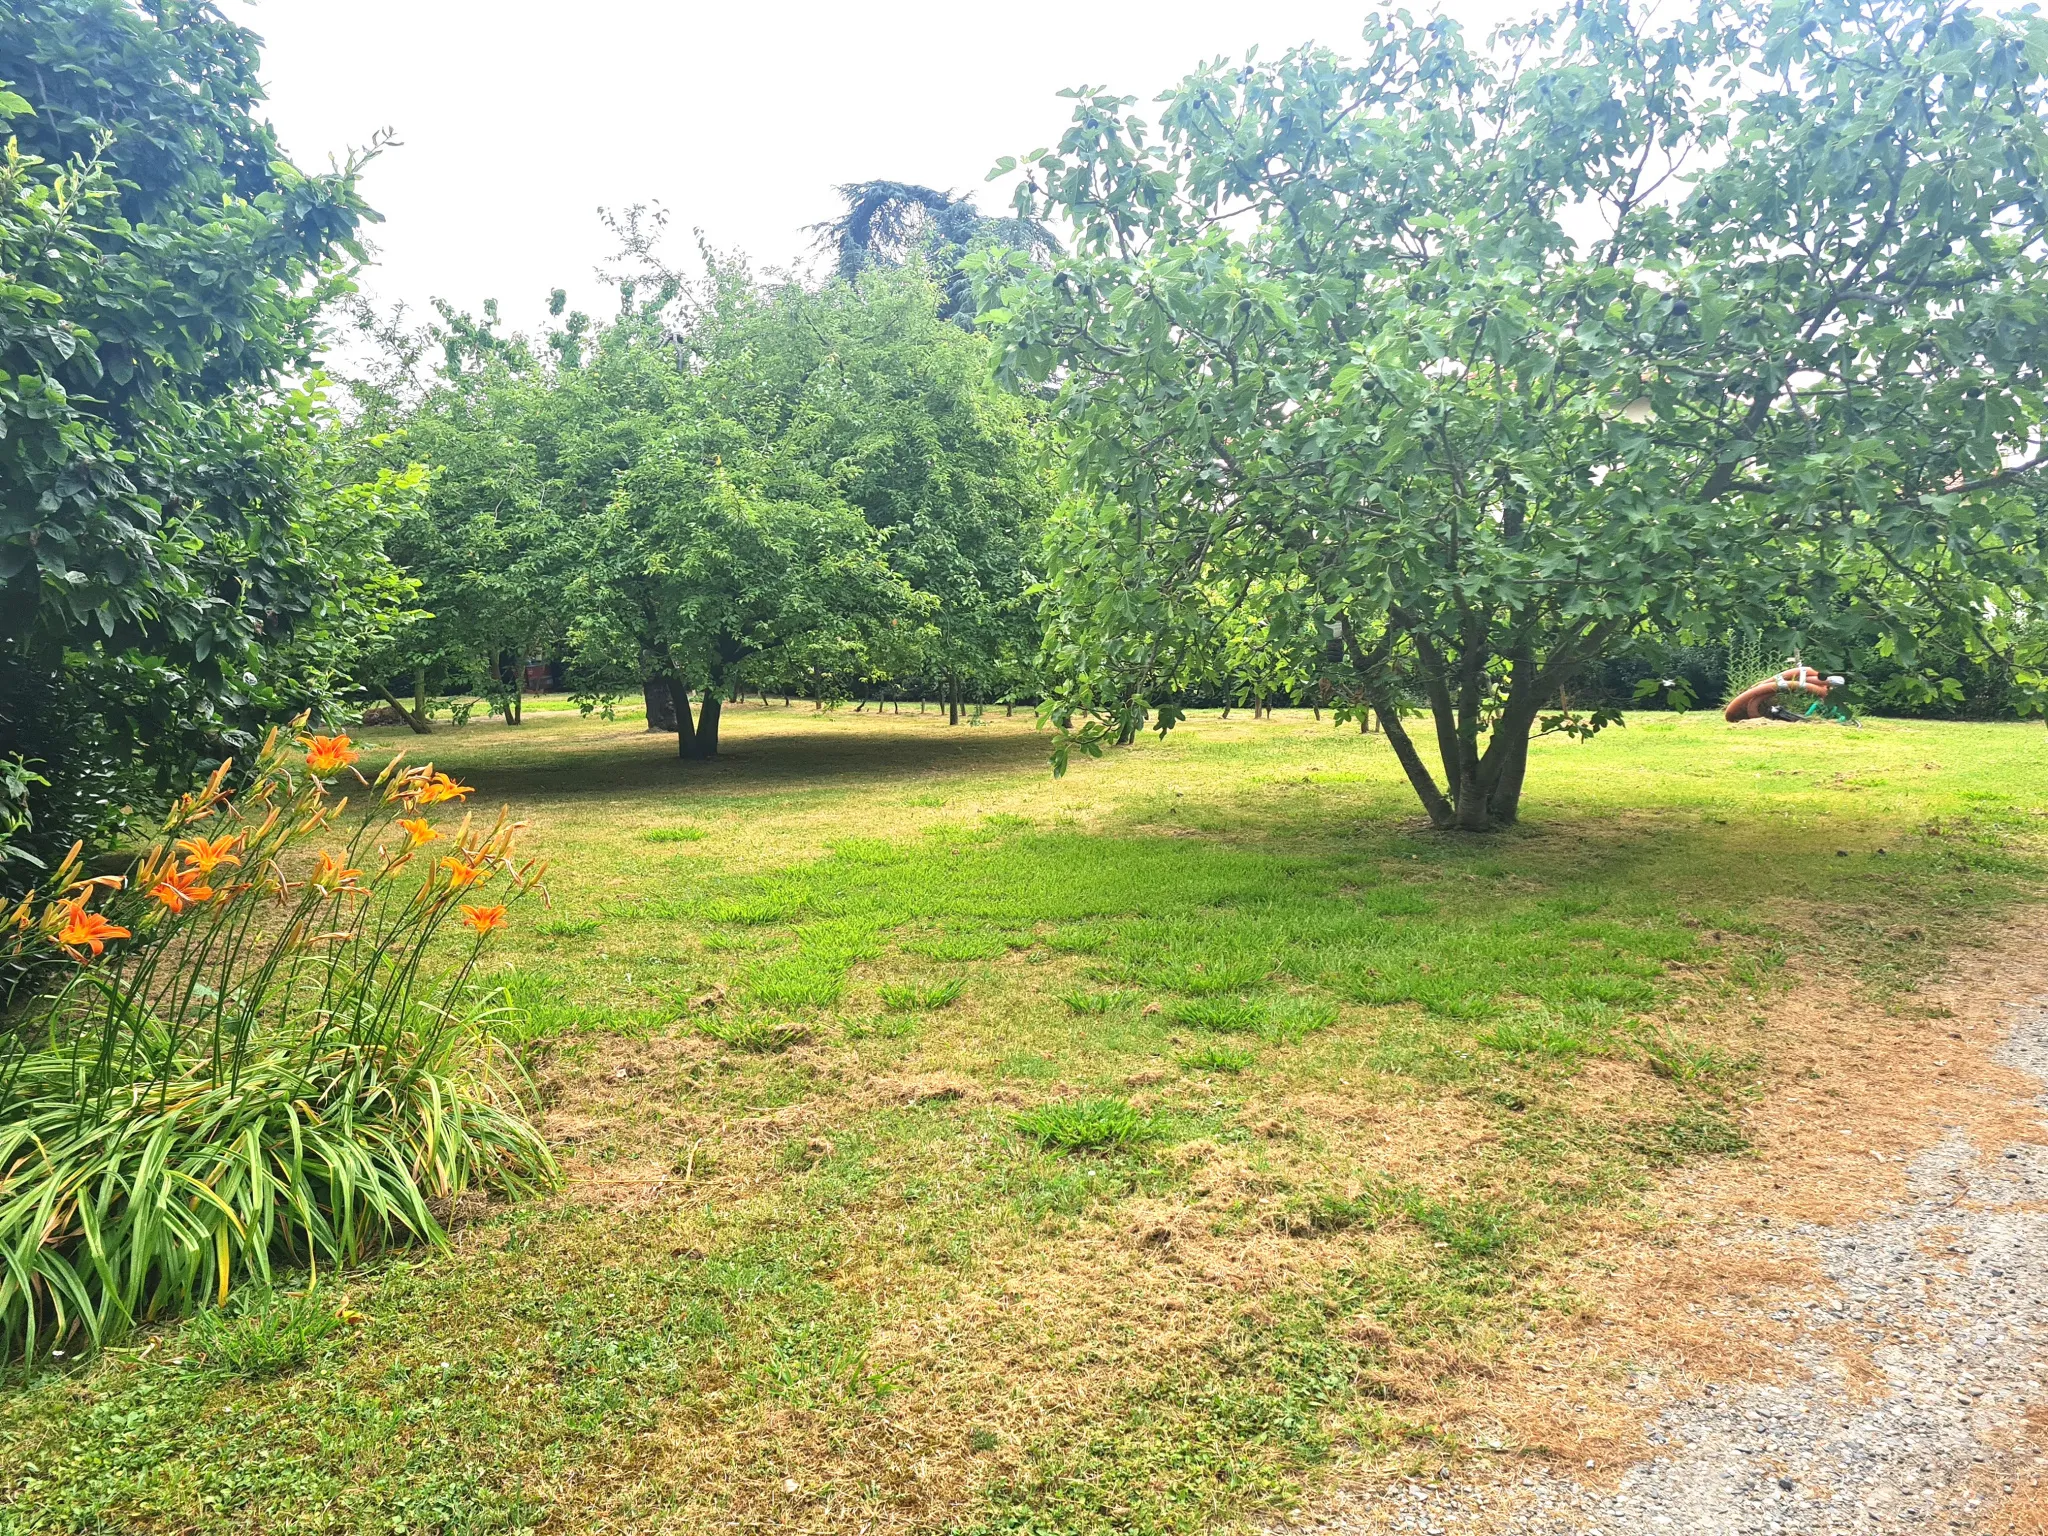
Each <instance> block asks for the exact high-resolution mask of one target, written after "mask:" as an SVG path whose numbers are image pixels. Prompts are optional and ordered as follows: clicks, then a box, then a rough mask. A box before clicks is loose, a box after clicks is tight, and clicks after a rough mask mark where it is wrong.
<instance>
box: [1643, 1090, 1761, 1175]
mask: <svg viewBox="0 0 2048 1536" xmlns="http://www.w3.org/2000/svg"><path fill="white" fill-rule="evenodd" d="M1629 1140H1630V1143H1631V1145H1633V1146H1634V1148H1635V1150H1636V1151H1638V1152H1639V1153H1641V1154H1642V1156H1643V1157H1644V1158H1645V1159H1646V1160H1647V1161H1648V1162H1649V1163H1650V1164H1651V1165H1652V1166H1653V1167H1659V1168H1666V1167H1670V1166H1671V1165H1672V1164H1674V1163H1680V1162H1683V1161H1685V1160H1686V1159H1687V1158H1690V1157H1732V1156H1735V1155H1737V1154H1739V1153H1743V1152H1747V1151H1748V1150H1749V1138H1748V1137H1746V1136H1744V1135H1743V1134H1742V1128H1741V1127H1740V1126H1738V1125H1737V1124H1736V1123H1735V1122H1734V1121H1733V1120H1732V1119H1730V1118H1729V1117H1728V1115H1726V1114H1725V1113H1723V1112H1722V1111H1721V1110H1718V1109H1715V1108H1712V1107H1710V1106H1708V1105H1703V1104H1688V1105H1686V1106H1684V1107H1683V1108H1681V1109H1680V1110H1679V1111H1678V1112H1677V1113H1676V1114H1674V1115H1672V1116H1671V1117H1670V1118H1669V1119H1665V1120H1655V1121H1650V1122H1646V1123H1644V1124H1640V1125H1638V1126H1636V1127H1635V1128H1634V1130H1633V1132H1632V1133H1631V1135H1630V1138H1629Z"/></svg>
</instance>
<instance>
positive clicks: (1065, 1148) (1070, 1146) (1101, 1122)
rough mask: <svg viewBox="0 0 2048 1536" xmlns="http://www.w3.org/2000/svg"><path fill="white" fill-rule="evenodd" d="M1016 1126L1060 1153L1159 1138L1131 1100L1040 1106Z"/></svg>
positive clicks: (1019, 1119) (1083, 1100)
mask: <svg viewBox="0 0 2048 1536" xmlns="http://www.w3.org/2000/svg"><path fill="white" fill-rule="evenodd" d="M1013 1123H1014V1124H1015V1125H1016V1127H1017V1129H1018V1130H1020V1131H1022V1132H1023V1133H1024V1134H1025V1135H1026V1136H1029V1137H1030V1138H1031V1139H1032V1140H1033V1141H1036V1142H1037V1143H1038V1144H1039V1145H1040V1146H1043V1147H1049V1148H1053V1149H1056V1150H1058V1151H1061V1152H1081V1151H1093V1150H1096V1149H1099V1148H1105V1147H1127V1146H1131V1145H1134V1144H1135V1143H1137V1142H1141V1141H1150V1140H1153V1139H1154V1138H1155V1137H1157V1136H1158V1135H1159V1128H1158V1126H1157V1125H1156V1124H1155V1123H1154V1121H1153V1119H1152V1117H1151V1116H1149V1115H1142V1114H1140V1113H1138V1111H1137V1110H1136V1109H1135V1108H1134V1107H1132V1105H1131V1102H1130V1100H1128V1099H1120V1098H1114V1097H1106V1098H1099V1099H1075V1100H1069V1101H1066V1102H1064V1103H1058V1104H1041V1105H1039V1107H1038V1108H1036V1109H1028V1110H1026V1111H1025V1112H1024V1113H1023V1114H1021V1115H1019V1116H1017V1118H1016V1120H1015V1121H1014V1122H1013Z"/></svg>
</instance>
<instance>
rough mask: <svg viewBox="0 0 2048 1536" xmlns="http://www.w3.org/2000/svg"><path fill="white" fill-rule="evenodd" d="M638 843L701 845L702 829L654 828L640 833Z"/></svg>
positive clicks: (702, 839) (702, 838)
mask: <svg viewBox="0 0 2048 1536" xmlns="http://www.w3.org/2000/svg"><path fill="white" fill-rule="evenodd" d="M640 841H641V842H643V843H701V842H703V841H704V829H703V828H702V827H655V828H653V829H652V830H651V831H647V832H642V833H641V834H640Z"/></svg>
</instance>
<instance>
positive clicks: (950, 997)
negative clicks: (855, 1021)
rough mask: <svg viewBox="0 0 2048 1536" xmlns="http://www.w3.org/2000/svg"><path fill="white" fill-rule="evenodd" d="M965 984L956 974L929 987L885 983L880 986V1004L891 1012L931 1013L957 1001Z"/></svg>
mask: <svg viewBox="0 0 2048 1536" xmlns="http://www.w3.org/2000/svg"><path fill="white" fill-rule="evenodd" d="M966 985H967V983H966V982H965V981H964V980H963V979H961V978H960V977H958V976H956V977H954V978H953V979H952V980H951V981H942V982H939V983H937V984H936V985H934V986H929V987H915V986H893V985H888V984H885V985H884V986H883V987H882V1006H883V1007H884V1008H886V1009H888V1010H889V1012H891V1013H933V1012H936V1011H937V1010H938V1009H941V1008H948V1007H951V1006H952V1005H953V1004H954V1003H955V1002H957V1001H958V1000H959V997H960V993H961V991H962V990H963V989H964V988H965V987H966Z"/></svg>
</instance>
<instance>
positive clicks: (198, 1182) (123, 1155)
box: [0, 720, 555, 1364]
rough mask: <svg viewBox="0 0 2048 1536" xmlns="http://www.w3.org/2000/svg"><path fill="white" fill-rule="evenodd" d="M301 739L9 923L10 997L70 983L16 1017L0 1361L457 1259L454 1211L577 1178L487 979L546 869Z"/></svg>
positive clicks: (441, 798) (2, 1083)
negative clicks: (330, 1283) (503, 939)
mask: <svg viewBox="0 0 2048 1536" xmlns="http://www.w3.org/2000/svg"><path fill="white" fill-rule="evenodd" d="M303 723H304V722H303V720H301V721H300V722H298V724H299V725H301V726H303ZM300 744H301V745H303V746H304V747H305V749H306V750H305V752H304V755H303V756H302V757H301V756H300V755H299V754H298V753H297V752H295V751H294V750H293V748H292V744H291V741H290V739H289V738H287V737H285V736H283V735H282V733H280V732H278V731H273V732H272V733H271V734H270V736H269V738H268V740H267V741H266V742H265V743H264V745H263V748H262V750H261V752H260V753H259V755H258V758H257V761H256V763H255V766H254V769H253V772H252V773H251V774H250V776H249V779H248V782H247V783H246V785H244V786H243V787H240V788H238V789H230V788H229V776H230V770H231V765H230V764H228V763H223V764H222V765H221V766H220V768H219V769H218V770H216V771H215V773H214V774H213V776H212V777H211V778H210V779H209V780H208V781H207V782H206V784H205V785H204V786H203V787H202V788H201V789H199V790H197V791H195V792H194V793H191V794H188V795H186V796H184V797H183V798H181V799H180V800H179V801H178V802H177V804H176V805H175V806H174V807H173V809H172V811H171V814H170V816H169V818H168V819H167V821H166V822H165V824H164V826H163V829H162V832H161V833H160V835H159V836H158V838H157V839H156V841H155V842H154V843H153V844H152V845H151V846H150V848H149V849H148V850H147V851H146V852H144V853H143V854H142V856H141V857H140V858H139V860H138V861H137V862H136V864H135V865H134V866H133V869H132V870H131V872H130V873H129V874H127V875H92V876H86V877H83V878H80V877H79V866H78V850H77V849H74V850H73V851H72V855H71V857H70V858H69V859H67V860H66V861H65V862H64V864H63V865H62V866H61V867H60V868H59V870H58V871H57V872H56V874H55V875H53V876H52V878H51V880H50V881H49V882H48V883H47V884H46V885H45V886H44V887H43V888H42V890H40V891H39V892H36V893H32V894H31V895H29V896H27V897H25V898H23V899H22V900H21V901H20V902H19V903H17V904H16V905H15V906H14V907H13V909H12V910H11V911H10V912H8V913H6V914H5V922H4V927H0V967H4V968H5V970H6V973H7V974H9V975H10V976H13V977H16V978H34V977H36V976H37V975H38V972H39V969H40V968H41V967H42V966H44V965H45V964H46V963H47V962H49V961H50V960H52V959H53V958H54V959H56V960H57V961H59V962H60V963H62V964H64V965H65V966H67V967H68V968H69V971H70V974H68V975H66V976H63V977H62V978H61V979H59V980H58V981H57V982H56V984H55V985H53V986H47V987H44V988H42V989H41V990H40V991H36V990H33V988H34V982H33V981H32V980H31V981H25V982H24V983H23V984H22V985H20V986H19V987H17V994H16V997H15V1006H14V1007H13V1009H12V1011H11V1013H10V1015H9V1016H8V1017H7V1018H6V1019H5V1020H4V1022H0V1363H4V1362H7V1361H13V1360H20V1361H23V1362H25V1363H28V1364H33V1363H34V1362H36V1361H37V1360H38V1359H41V1358H44V1357H47V1356H48V1355H50V1354H51V1353H53V1352H55V1351H56V1350H58V1349H59V1347H60V1346H69V1345H71V1344H73V1342H74V1341H75V1340H77V1339H78V1338H79V1337H80V1336H81V1335H82V1336H83V1337H84V1338H85V1339H86V1340H88V1341H89V1342H90V1344H92V1345H93V1346H99V1345H103V1344H106V1343H108V1342H111V1341H113V1340H115V1339H118V1338H119V1337H121V1336H122V1335H124V1334H125V1333H127V1332H128V1331H129V1330H131V1329H132V1328H133V1327H135V1326H136V1325H138V1324H140V1323H144V1322H148V1321H151V1320H154V1319H158V1318H164V1317H168V1316H172V1315H176V1314H179V1313H183V1312H187V1311H191V1310H193V1309H195V1308H198V1307H201V1306H204V1305H208V1304H211V1305H216V1306H217V1305H222V1304H224V1303H225V1302H226V1301H227V1299H228V1297H229V1294H230V1292H231V1291H232V1289H233V1287H234V1286H235V1285H236V1284H238V1283H240V1282H244V1281H256V1282H258V1283H261V1284H265V1285H268V1284H270V1283H271V1282H272V1279H273V1274H274V1268H275V1266H278V1265H292V1266H296V1265H304V1266H307V1267H308V1268H310V1269H311V1270H313V1271H314V1273H315V1274H316V1275H317V1273H318V1272H319V1270H320V1269H321V1268H322V1267H323V1266H327V1267H332V1266H337V1265H346V1264H352V1263H357V1262H360V1261H362V1260H363V1259H365V1258H367V1257H369V1256H371V1255H372V1254H374V1253H376V1252H378V1251H380V1250H381V1249H383V1248H385V1247H387V1246H389V1245H391V1244H394V1243H399V1242H406V1241H425V1242H430V1243H431V1242H439V1241H441V1240H442V1239H443V1236H444V1232H443V1227H442V1223H441V1218H440V1217H439V1216H437V1214H436V1206H437V1205H438V1204H444V1203H452V1202H453V1200H454V1199H455V1198H456V1197H457V1196H459V1195H461V1194H463V1193H464V1192H465V1191H468V1190H471V1189H475V1188H479V1187H481V1188H484V1189H489V1190H494V1191H499V1192H503V1193H507V1194H515V1195H516V1194H522V1193H526V1192H529V1191H531V1190H534V1189H538V1188H542V1187H545V1186H547V1185H549V1184H551V1183H552V1181H553V1179H554V1177H555V1167H554V1161H553V1159H552V1157H551V1156H550V1154H549V1152H548V1149H547V1147H546V1144H545V1143H544V1142H543V1141H542V1140H541V1137H540V1135H539V1133H538V1131H537V1130H536V1129H535V1128H534V1126H533V1124H532V1123H531V1121H530V1120H529V1118H528V1116H527V1114H526V1110H525V1107H524V1105H523V1104H522V1102H521V1095H522V1089H523V1087H524V1079H523V1076H522V1074H521V1072H520V1069H519V1067H518V1064H517V1062H516V1061H515V1060H514V1059H513V1057H512V1056H511V1055H510V1053H509V1052H508V1051H507V1050H506V1049H505V1047H504V1046H503V1045H502V1043H501V1042H500V1041H499V1040H498V1039H497V1037H496V1036H495V1035H494V1034H493V1033H492V1031H491V1029H490V1026H489V1019H490V1008H489V999H488V996H487V995H486V994H485V993H484V992H483V991H482V990H481V989H479V988H477V987H476V986H475V985H474V976H475V970H476V964H477V960H478V958H479V956H480V955H481V953H482V950H483V947H484V945H485V944H486V943H487V942H488V940H489V936H490V935H491V934H492V933H493V932H494V931H495V930H497V929H498V928H500V927H502V926H503V925H504V923H505V920H506V901H504V900H495V901H494V900H491V899H490V898H489V896H488V895H487V892H489V891H490V890H491V888H492V887H493V886H494V885H498V884H500V883H502V884H503V885H504V886H505V887H506V889H505V892H504V894H505V895H506V896H507V897H517V896H519V895H521V894H524V893H526V892H529V891H532V890H533V889H535V888H536V886H537V885H538V882H539V879H540V876H541V874H542V870H543V866H541V865H540V864H539V863H537V862H528V863H525V864H523V865H522V864H521V863H519V862H518V861H517V860H516V859H515V858H514V856H513V852H512V848H513V841H514V837H515V834H516V833H517V831H518V826H519V824H518V823H515V822H512V821H511V820H510V819H509V818H508V817H507V816H506V815H505V814H503V813H501V814H500V815H499V817H498V818H497V820H496V821H495V823H493V824H491V825H489V826H488V827H485V826H479V825H478V824H476V823H475V822H474V821H473V820H472V819H471V818H470V817H468V816H465V817H464V818H463V820H462V823H461V825H460V827H459V829H456V830H453V831H443V830H442V829H440V828H438V827H436V826H434V825H433V823H432V821H431V820H430V819H429V818H428V817H427V815H426V814H425V812H426V811H427V810H428V809H429V808H430V807H433V806H435V805H439V804H444V803H451V802H460V801H462V800H463V799H465V798H466V797H467V796H468V795H469V794H470V793H471V791H470V790H469V789H468V787H467V786H464V785H461V784H458V783H456V782H455V780H454V779H452V778H451V777H449V776H448V775H447V774H445V773H439V772H436V771H435V770H434V768H433V766H432V765H431V764H428V765H425V766H420V767H407V766H404V764H403V760H402V759H401V758H393V759H392V760H391V762H390V763H389V764H387V765H386V766H385V768H384V769H383V770H382V771H381V772H380V773H379V774H378V775H377V776H376V777H375V778H374V779H365V778H364V777H363V776H362V775H361V774H360V773H359V772H357V770H356V769H355V767H354V764H355V762H356V760H357V759H358V757H359V756H360V755H361V754H360V753H359V752H358V751H357V750H356V749H355V748H354V747H353V746H352V745H351V743H350V741H349V738H348V737H346V736H309V737H304V738H300ZM344 776H349V777H353V778H354V779H355V780H356V781H357V782H358V783H359V784H360V785H362V786H363V787H364V788H365V789H367V790H368V791H370V794H369V796H368V797H367V803H366V804H365V806H364V807H363V809H361V810H360V811H358V812H355V813H354V814H351V813H350V811H349V797H348V796H346V795H341V794H339V793H338V792H337V788H338V786H339V785H340V783H341V781H342V779H343V777H344ZM444 842H445V843H446V844H447V845H448V851H447V852H446V853H443V854H441V855H440V856H439V857H436V850H435V849H434V846H433V845H435V844H437V843H444ZM366 871H367V873H366ZM451 923H459V925H460V927H461V928H463V929H466V930H468V933H469V935H470V937H469V941H468V942H467V943H466V944H465V945H463V946H462V947H461V948H460V949H458V950H456V951H455V952H454V953H452V954H451V953H449V952H448V949H447V946H445V945H443V944H439V943H437V940H438V939H439V938H440V936H441V934H442V932H443V930H444V929H446V928H447V927H448V926H449V925H450V924H451ZM41 979H42V980H45V981H47V980H48V975H47V972H42V973H41Z"/></svg>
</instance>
